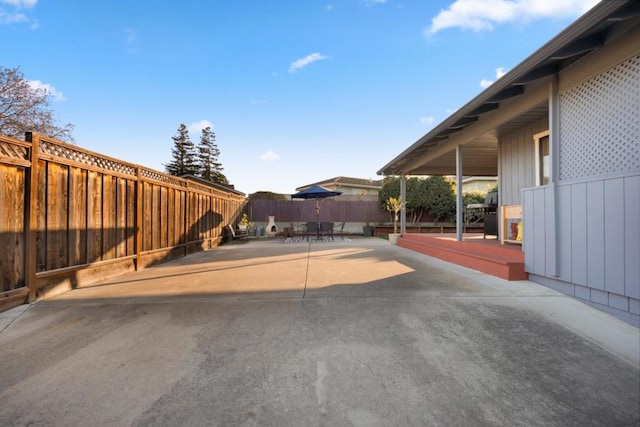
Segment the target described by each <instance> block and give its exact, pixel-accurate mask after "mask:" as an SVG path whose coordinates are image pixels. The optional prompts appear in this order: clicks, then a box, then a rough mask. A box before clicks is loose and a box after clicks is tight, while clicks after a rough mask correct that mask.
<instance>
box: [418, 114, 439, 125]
mask: <svg viewBox="0 0 640 427" xmlns="http://www.w3.org/2000/svg"><path fill="white" fill-rule="evenodd" d="M435 121H436V119H435V117H431V116H428V117H420V123H422V124H424V125H432V124H433V122H435Z"/></svg>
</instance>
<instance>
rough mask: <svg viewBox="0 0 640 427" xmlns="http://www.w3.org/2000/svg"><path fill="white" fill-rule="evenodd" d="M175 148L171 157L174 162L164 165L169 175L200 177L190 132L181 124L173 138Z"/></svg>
mask: <svg viewBox="0 0 640 427" xmlns="http://www.w3.org/2000/svg"><path fill="white" fill-rule="evenodd" d="M171 139H173V148H172V149H171V156H172V157H173V160H172V161H171V162H169V163H167V164H166V165H164V167H165V170H166V171H167V173H169V174H171V175H176V176H182V175H194V176H197V175H198V164H197V163H196V149H195V146H194V145H193V142H191V139H189V130H188V129H187V127H186V126H185V125H184V123H181V124H180V127H178V133H177V134H176V136H172V137H171Z"/></svg>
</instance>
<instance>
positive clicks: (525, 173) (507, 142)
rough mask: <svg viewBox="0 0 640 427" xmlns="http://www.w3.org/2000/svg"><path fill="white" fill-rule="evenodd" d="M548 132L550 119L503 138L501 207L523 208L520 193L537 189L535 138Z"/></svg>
mask: <svg viewBox="0 0 640 427" xmlns="http://www.w3.org/2000/svg"><path fill="white" fill-rule="evenodd" d="M547 129H549V125H548V118H546V117H545V118H543V119H540V120H538V121H537V122H535V123H533V124H531V125H528V126H525V127H522V128H521V129H518V130H517V131H514V132H511V133H509V134H506V135H503V136H502V137H501V138H500V144H499V150H500V152H499V159H500V173H501V176H500V186H501V187H500V197H501V200H499V203H500V204H501V205H521V204H523V202H522V200H521V194H520V192H521V190H522V189H523V188H529V187H533V186H534V185H535V171H534V165H535V143H534V141H533V135H535V134H536V133H539V132H542V131H544V130H547Z"/></svg>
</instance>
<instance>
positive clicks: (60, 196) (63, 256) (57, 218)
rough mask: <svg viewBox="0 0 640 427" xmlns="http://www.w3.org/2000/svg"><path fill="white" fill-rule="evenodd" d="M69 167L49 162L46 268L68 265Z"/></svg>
mask: <svg viewBox="0 0 640 427" xmlns="http://www.w3.org/2000/svg"><path fill="white" fill-rule="evenodd" d="M68 190H69V168H68V167H67V166H64V165H59V164H55V163H51V162H47V186H46V191H47V197H46V199H47V207H46V211H47V220H46V230H47V231H46V234H47V249H46V260H47V261H46V262H47V264H46V269H47V270H55V269H57V268H63V267H68V265H69V260H68V256H67V254H68V252H67V249H68V247H67V243H68V235H67V232H68V214H69V191H68Z"/></svg>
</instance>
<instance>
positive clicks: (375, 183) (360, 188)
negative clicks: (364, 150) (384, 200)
mask: <svg viewBox="0 0 640 427" xmlns="http://www.w3.org/2000/svg"><path fill="white" fill-rule="evenodd" d="M312 185H319V186H321V187H324V188H326V189H328V190H338V191H342V195H341V196H340V198H342V199H345V198H347V197H349V196H350V198H359V199H362V200H378V193H379V192H380V189H381V188H382V180H381V179H380V180H373V179H362V178H350V177H346V176H337V177H335V178H330V179H325V180H324V181H319V182H314V183H311V184H307V185H303V186H302V187H298V188H296V192H298V191H302V190H305V189H307V188H309V187H311V186H312Z"/></svg>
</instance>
